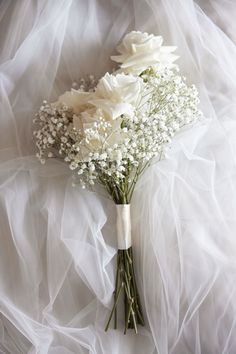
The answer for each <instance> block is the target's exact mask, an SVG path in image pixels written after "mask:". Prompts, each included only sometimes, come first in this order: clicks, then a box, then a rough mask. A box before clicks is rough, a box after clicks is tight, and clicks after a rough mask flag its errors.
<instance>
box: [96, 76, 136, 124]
mask: <svg viewBox="0 0 236 354" xmlns="http://www.w3.org/2000/svg"><path fill="white" fill-rule="evenodd" d="M142 84H143V81H142V79H140V78H138V77H135V76H133V75H125V74H117V75H111V74H109V73H106V74H105V75H104V76H103V77H102V78H101V79H100V80H99V83H98V85H97V88H96V90H95V95H94V96H93V97H92V99H90V100H89V102H90V103H91V104H93V105H94V106H96V107H98V108H100V109H102V110H103V111H104V112H106V114H107V115H108V116H109V117H110V119H112V120H113V119H117V118H118V117H120V116H121V115H122V114H126V115H128V116H133V114H134V110H135V108H136V107H137V105H138V103H139V102H140V99H141V92H142ZM108 119H109V118H108Z"/></svg>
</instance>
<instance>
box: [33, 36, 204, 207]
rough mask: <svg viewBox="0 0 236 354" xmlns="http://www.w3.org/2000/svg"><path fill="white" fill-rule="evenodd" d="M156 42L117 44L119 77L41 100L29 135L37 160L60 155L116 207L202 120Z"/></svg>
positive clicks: (191, 90) (193, 95)
mask: <svg viewBox="0 0 236 354" xmlns="http://www.w3.org/2000/svg"><path fill="white" fill-rule="evenodd" d="M132 38H133V39H134V40H135V43H133V45H132V43H131V42H130V41H131V40H132ZM138 40H140V46H139V43H138ZM161 45H162V39H161V37H155V36H153V35H148V34H146V33H144V34H142V33H141V32H131V34H129V35H127V36H126V37H125V38H124V41H123V43H122V44H121V45H120V46H119V51H120V53H122V55H121V56H120V57H119V58H118V59H119V62H122V60H124V63H125V68H126V69H125V70H124V72H122V68H123V67H122V64H121V68H120V70H119V71H117V72H116V73H114V74H108V73H107V74H105V76H104V77H102V78H101V79H100V80H99V81H98V83H97V84H95V80H94V78H91V85H87V87H85V85H81V86H80V88H79V90H74V89H72V91H70V92H66V93H65V94H64V95H62V96H60V97H59V99H58V101H57V102H55V103H52V104H48V103H47V102H44V104H43V106H42V107H41V108H40V111H39V112H38V114H37V116H36V123H37V124H38V129H37V130H36V131H35V132H34V135H35V138H36V145H37V147H38V150H39V152H38V154H37V156H38V157H39V159H40V160H41V162H42V163H44V162H45V158H47V157H53V156H62V157H63V158H64V160H65V161H66V162H67V163H69V165H70V168H71V169H72V170H75V171H76V173H77V175H79V176H80V177H79V178H80V182H81V184H82V186H83V187H85V186H86V185H93V184H94V183H95V181H96V182H98V183H101V184H102V185H103V186H104V187H105V188H106V189H107V191H108V193H109V194H110V195H111V196H112V198H113V199H114V201H115V202H116V203H119V204H123V203H129V202H130V200H131V197H132V194H133V190H134V187H135V183H136V182H137V179H138V177H139V176H140V175H141V173H142V172H143V171H144V169H145V168H146V167H147V166H148V165H149V163H150V161H151V160H152V159H153V158H154V157H156V156H159V157H160V156H161V155H162V154H163V151H164V148H165V147H166V145H167V144H169V143H170V142H171V139H172V138H173V136H174V135H175V134H176V133H177V132H178V130H179V129H181V128H182V127H183V126H184V125H186V124H189V123H192V122H194V121H195V120H196V119H198V118H199V116H200V115H201V113H200V111H199V110H198V108H197V106H198V103H199V99H198V93H197V90H196V88H195V87H194V86H191V87H189V86H187V84H186V82H185V79H184V78H183V77H181V76H180V75H179V73H178V68H177V67H176V66H175V67H173V65H172V62H173V60H174V57H173V54H172V51H173V48H172V47H167V49H165V48H166V47H162V46H161ZM126 49H127V52H125V50H126ZM140 51H141V52H140ZM135 53H136V54H137V55H136V54H135ZM140 53H141V54H142V55H140ZM161 53H162V54H161ZM163 53H164V54H163ZM168 53H169V55H170V57H168ZM152 54H153V55H152ZM155 58H156V59H155ZM162 58H163V62H162ZM116 59H117V57H116ZM118 59H117V61H118ZM127 63H129V64H130V63H132V65H128V64H127ZM127 65H128V66H127ZM128 67H129V72H128V73H127V68H128ZM132 67H133V68H134V70H133V71H132ZM140 68H141V69H142V70H141V72H140ZM91 86H92V88H91ZM88 87H89V89H88Z"/></svg>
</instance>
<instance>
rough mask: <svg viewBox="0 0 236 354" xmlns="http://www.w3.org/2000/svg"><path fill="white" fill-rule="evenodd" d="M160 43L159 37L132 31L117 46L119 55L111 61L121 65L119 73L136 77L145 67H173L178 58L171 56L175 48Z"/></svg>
mask: <svg viewBox="0 0 236 354" xmlns="http://www.w3.org/2000/svg"><path fill="white" fill-rule="evenodd" d="M162 43H163V39H162V37H161V36H154V35H153V34H148V33H146V32H144V33H143V32H140V31H132V32H130V33H128V34H127V35H126V36H125V37H124V38H123V40H122V42H121V43H120V44H119V45H118V46H117V51H118V52H119V53H120V55H114V56H112V57H111V59H112V60H114V61H116V62H117V63H121V65H120V67H121V71H123V72H125V73H132V74H136V75H139V74H141V72H143V71H144V70H146V69H147V67H152V68H153V69H158V68H159V67H173V66H174V64H173V62H174V61H175V60H176V59H177V58H178V57H177V56H176V55H174V54H172V52H174V51H175V50H176V47H172V46H163V45H162Z"/></svg>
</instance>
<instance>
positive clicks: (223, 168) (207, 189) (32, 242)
mask: <svg viewBox="0 0 236 354" xmlns="http://www.w3.org/2000/svg"><path fill="white" fill-rule="evenodd" d="M235 10H236V4H235V2H234V1H233V0H232V1H230V0H225V1H221V0H208V1H203V0H199V1H195V2H194V1H192V0H174V1H173V0H133V1H131V0H130V1H129V0H128V1H127V0H88V1H83V0H57V1H46V0H35V1H33V0H22V1H10V0H9V1H1V2H0V48H1V51H0V162H1V164H0V225H1V227H0V245H1V246H0V313H1V314H0V352H1V353H4V354H9V353H10V354H20V353H21V354H22V353H24V354H26V353H29V354H33V353H40V354H47V353H49V354H72V353H74V354H78V353H80V354H85V353H90V354H108V353H109V354H110V353H112V354H120V353H125V354H134V353H135V354H144V353H145V354H157V353H158V354H168V353H170V354H190V353H194V354H211V353H212V354H235V353H236V335H235V334H236V301H235V297H236V282H235V278H236V231H235V230H236V182H235V181H236V164H235V162H236V104H235V98H236V66H235V63H236V47H235V40H236V39H235V27H234V23H235ZM133 29H136V30H141V31H147V32H150V33H154V34H160V35H162V36H163V37H164V43H165V44H166V45H168V44H169V45H176V46H178V51H177V54H178V55H179V56H180V59H179V65H180V67H181V70H182V72H183V74H184V75H185V76H186V77H187V80H188V82H189V83H195V84H196V85H197V87H198V89H199V92H200V98H201V109H202V111H203V113H204V119H203V120H202V121H201V122H199V123H198V124H196V125H195V126H194V127H192V128H187V129H185V130H184V131H182V132H181V133H180V134H179V135H178V136H177V137H176V138H175V139H174V142H173V144H172V145H171V147H170V148H169V150H168V156H167V159H166V160H163V161H161V162H159V163H155V164H153V165H152V167H151V168H150V169H149V170H148V171H147V172H146V173H145V175H144V176H143V178H142V179H141V180H140V182H139V184H138V185H137V189H136V192H135V195H134V199H133V202H132V205H131V214H132V228H133V234H132V237H133V248H134V256H135V263H136V274H137V279H138V286H139V291H140V294H141V297H142V303H143V307H144V312H145V319H146V326H145V327H144V328H140V329H139V334H138V335H135V334H133V333H132V332H130V333H128V334H127V335H126V336H124V335H123V332H122V328H119V330H113V329H111V330H109V331H108V332H107V333H105V332H104V326H105V323H106V320H107V318H108V314H109V309H110V308H111V306H112V292H113V289H114V270H115V264H116V260H115V254H116V247H117V241H116V232H115V228H114V225H115V206H114V205H113V203H112V202H111V201H109V200H108V199H107V198H106V197H105V196H102V195H98V194H95V193H91V192H88V191H85V190H82V189H81V188H80V187H76V188H73V187H72V186H71V181H72V177H71V172H70V171H69V169H68V167H67V166H66V165H64V164H63V163H62V162H60V161H55V160H50V161H48V162H47V163H46V165H44V166H41V165H40V164H39V162H38V161H37V159H36V158H35V157H34V155H35V146H34V142H33V140H32V131H33V123H32V121H33V117H34V114H35V113H36V112H37V110H38V109H39V106H40V104H41V102H42V100H43V99H47V100H49V101H50V100H54V99H55V98H56V97H57V96H58V95H60V94H62V93H63V92H64V91H65V90H68V89H69V88H70V87H71V85H72V83H73V82H74V81H76V80H78V79H79V78H80V77H81V76H85V75H86V74H90V73H93V74H94V75H95V76H97V77H99V76H100V75H102V74H104V73H105V72H106V71H108V70H112V67H113V64H112V63H111V61H110V60H109V56H110V55H112V54H115V46H116V45H117V43H118V42H119V41H120V40H121V38H122V37H123V36H124V34H125V33H127V32H128V31H131V30H133Z"/></svg>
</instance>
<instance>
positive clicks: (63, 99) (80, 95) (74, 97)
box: [54, 89, 93, 114]
mask: <svg viewBox="0 0 236 354" xmlns="http://www.w3.org/2000/svg"><path fill="white" fill-rule="evenodd" d="M92 97H93V93H91V92H83V91H79V90H74V89H72V90H71V91H66V92H65V93H64V94H63V95H61V96H59V98H58V101H57V102H55V103H54V105H59V104H62V103H63V104H65V105H66V106H68V107H70V108H72V109H73V111H74V113H75V114H80V113H81V112H83V111H85V110H86V109H89V108H91V104H90V103H89V100H90V99H91V98H92Z"/></svg>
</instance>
